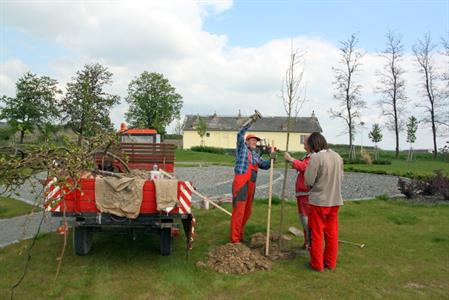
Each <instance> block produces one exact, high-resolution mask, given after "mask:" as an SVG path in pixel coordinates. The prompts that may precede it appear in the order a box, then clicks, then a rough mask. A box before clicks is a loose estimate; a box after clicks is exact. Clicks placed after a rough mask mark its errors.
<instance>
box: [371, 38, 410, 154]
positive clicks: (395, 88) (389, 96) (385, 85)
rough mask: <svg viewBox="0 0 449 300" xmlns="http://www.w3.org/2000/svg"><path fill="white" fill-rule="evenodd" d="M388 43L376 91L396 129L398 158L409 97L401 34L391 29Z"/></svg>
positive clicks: (390, 121) (389, 125) (389, 124)
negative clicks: (396, 33) (400, 133)
mask: <svg viewBox="0 0 449 300" xmlns="http://www.w3.org/2000/svg"><path fill="white" fill-rule="evenodd" d="M385 37H386V39H387V44H386V47H385V50H384V51H383V52H382V57H383V58H384V59H385V65H384V68H383V70H382V71H380V72H379V73H378V75H379V84H380V85H379V87H377V88H376V91H377V92H378V93H379V94H381V95H382V99H381V100H380V101H379V104H380V105H381V107H382V114H383V115H384V116H387V117H388V119H387V123H386V126H387V128H388V129H389V130H392V131H394V134H395V137H396V158H398V157H399V132H400V131H401V130H402V129H403V123H404V122H403V120H402V116H401V113H403V112H404V110H405V106H406V101H407V97H406V95H405V80H404V78H403V75H404V69H403V68H402V67H401V66H400V63H401V61H402V56H403V52H404V46H403V44H402V38H401V36H396V35H394V33H392V32H391V31H388V32H387V34H386V35H385Z"/></svg>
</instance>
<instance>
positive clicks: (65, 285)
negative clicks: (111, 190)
mask: <svg viewBox="0 0 449 300" xmlns="http://www.w3.org/2000/svg"><path fill="white" fill-rule="evenodd" d="M273 208H274V211H273V217H274V219H273V224H274V226H276V227H277V224H278V218H277V217H278V215H279V213H278V212H279V205H275V206H274V207H273ZM266 210H267V205H266V204H264V203H260V202H259V203H257V204H255V205H254V213H253V216H252V218H251V219H250V221H249V223H248V225H247V234H251V233H254V232H258V231H263V230H264V229H265V222H266ZM448 214H449V205H445V204H440V205H422V204H421V205H418V204H409V203H406V202H404V201H402V200H396V201H395V200H386V201H385V200H373V201H363V202H352V203H347V204H346V205H345V206H343V207H342V208H341V213H340V238H341V239H345V240H350V241H355V242H363V243H365V244H366V247H365V248H363V249H360V248H357V247H353V246H349V245H341V246H340V251H339V261H338V266H337V269H336V270H334V271H325V272H323V273H315V272H312V271H310V270H309V269H308V268H307V263H308V259H307V258H306V257H304V256H298V257H297V258H296V259H294V260H292V261H279V262H276V263H275V265H274V268H273V270H272V271H270V272H264V271H259V272H255V273H251V274H247V275H223V274H218V273H215V272H214V271H211V270H204V269H199V268H197V267H196V266H195V263H196V262H197V261H198V260H203V259H204V257H205V255H206V253H207V251H208V250H210V249H212V248H213V247H216V246H218V245H222V244H224V243H226V242H227V241H228V227H229V217H227V216H226V215H224V214H223V213H221V212H219V211H218V210H211V211H196V218H197V238H196V241H195V245H194V249H193V251H192V252H191V254H190V258H189V260H186V258H185V252H184V251H183V249H184V243H183V238H182V237H183V236H182V237H180V238H177V239H176V242H175V251H174V253H173V254H172V256H170V257H162V256H160V255H159V252H158V245H159V241H158V238H157V236H152V237H144V238H138V239H137V240H135V241H133V240H132V238H131V237H128V236H113V235H98V236H96V237H95V239H94V248H93V250H92V252H91V253H90V254H89V255H88V256H85V257H78V256H76V255H74V253H73V250H72V246H71V245H68V247H67V249H66V254H65V257H64V260H63V263H62V269H61V273H60V276H59V278H58V279H57V281H56V282H53V276H54V274H55V270H56V263H57V261H56V258H57V256H58V255H59V252H60V250H61V245H62V242H63V240H62V236H59V235H57V234H47V235H44V236H41V237H40V238H39V240H38V241H37V244H36V246H35V248H34V250H33V257H32V260H31V264H30V268H29V272H28V274H27V276H26V278H25V280H24V281H23V283H22V285H21V286H20V287H19V288H18V290H17V291H16V298H17V299H48V298H57V299H62V298H64V299H211V298H212V299H307V298H311V299H348V298H349V299H362V298H363V299H366V298H367V299H372V298H387V299H435V298H439V299H441V298H446V297H447V295H449V281H448V278H449V218H448V217H447V216H448ZM290 225H295V226H299V225H298V221H297V215H296V207H295V205H294V204H291V203H290V204H287V216H286V227H287V226H290ZM29 243H30V242H29V241H26V242H22V243H20V244H16V245H11V246H8V247H6V248H3V249H0V274H2V275H1V276H2V280H0V299H5V298H9V287H10V286H11V285H12V284H13V283H14V282H15V281H16V280H17V278H18V277H19V276H20V274H21V271H22V268H23V265H24V262H25V258H26V251H25V250H26V247H27V246H28V244H29ZM301 243H302V240H299V239H296V240H295V241H294V242H291V246H293V247H298V246H299V245H300V244H301Z"/></svg>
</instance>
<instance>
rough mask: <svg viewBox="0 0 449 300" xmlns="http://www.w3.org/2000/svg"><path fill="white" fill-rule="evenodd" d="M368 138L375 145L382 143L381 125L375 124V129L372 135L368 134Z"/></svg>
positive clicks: (371, 132)
mask: <svg viewBox="0 0 449 300" xmlns="http://www.w3.org/2000/svg"><path fill="white" fill-rule="evenodd" d="M368 137H369V138H370V139H371V141H372V142H373V143H375V144H377V143H379V142H381V141H382V138H383V135H382V130H381V129H380V125H379V124H377V123H375V124H373V128H372V129H371V131H370V133H369V134H368Z"/></svg>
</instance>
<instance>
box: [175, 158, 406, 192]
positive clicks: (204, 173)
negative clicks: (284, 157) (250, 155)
mask: <svg viewBox="0 0 449 300" xmlns="http://www.w3.org/2000/svg"><path fill="white" fill-rule="evenodd" d="M233 174H234V173H233V169H232V168H231V167H220V166H209V167H201V168H200V167H185V168H177V169H176V176H177V177H178V178H180V179H184V180H190V181H192V183H193V185H194V186H195V187H196V188H197V190H198V191H199V192H200V193H202V194H204V195H209V196H218V195H226V196H229V195H230V194H231V184H232V177H233ZM269 175H270V173H269V171H265V170H259V173H258V178H257V191H256V198H266V197H267V194H268V181H269ZM283 179H284V170H283V169H275V170H274V173H273V194H274V195H277V196H280V194H281V192H282V191H281V189H282V182H283ZM287 179H288V182H287V191H286V192H287V198H289V199H294V198H295V191H294V186H295V181H296V171H294V170H289V172H288V176H287ZM342 194H343V198H344V199H346V200H350V199H363V198H374V197H376V196H379V195H383V194H387V195H389V196H396V195H398V194H400V192H399V190H398V188H397V177H396V176H386V175H377V174H368V173H345V176H344V178H343V186H342Z"/></svg>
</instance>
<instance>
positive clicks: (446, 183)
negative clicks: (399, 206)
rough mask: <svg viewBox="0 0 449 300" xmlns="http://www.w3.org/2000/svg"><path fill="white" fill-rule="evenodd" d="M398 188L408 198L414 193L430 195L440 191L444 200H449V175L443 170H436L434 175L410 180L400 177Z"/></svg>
mask: <svg viewBox="0 0 449 300" xmlns="http://www.w3.org/2000/svg"><path fill="white" fill-rule="evenodd" d="M398 188H399V190H400V191H401V193H402V194H404V195H405V197H406V198H407V199H410V198H412V197H413V196H414V195H422V196H430V195H435V194H437V193H438V194H440V195H441V196H443V198H444V200H449V177H448V176H445V175H444V174H443V171H441V170H436V171H435V175H434V176H427V177H419V178H413V179H411V180H410V181H408V182H407V181H405V180H403V179H402V178H399V179H398Z"/></svg>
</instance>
